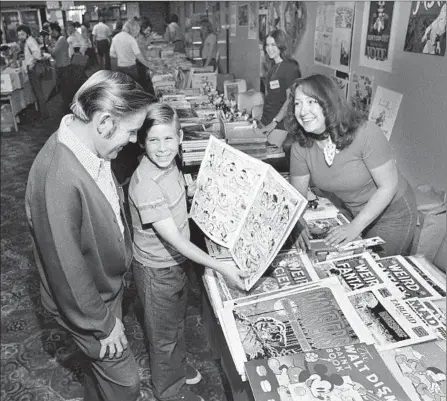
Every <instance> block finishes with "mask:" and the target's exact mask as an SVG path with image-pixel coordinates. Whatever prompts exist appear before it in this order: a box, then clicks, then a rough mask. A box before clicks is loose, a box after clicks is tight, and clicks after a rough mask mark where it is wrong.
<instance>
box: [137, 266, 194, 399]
mask: <svg viewBox="0 0 447 401" xmlns="http://www.w3.org/2000/svg"><path fill="white" fill-rule="evenodd" d="M188 266H189V261H186V262H184V263H183V264H181V265H177V266H173V267H167V268H161V269H156V268H150V267H147V266H144V265H142V264H141V263H139V262H138V261H136V260H135V259H134V260H133V262H132V270H133V276H134V280H135V285H136V288H137V291H138V296H139V297H140V299H141V302H142V304H143V308H144V329H145V332H146V333H145V334H146V336H147V339H148V341H149V364H150V368H151V375H152V385H153V393H154V396H155V398H156V399H157V400H163V401H164V400H175V399H177V398H179V392H180V391H182V390H183V387H184V385H185V373H186V347H185V315H186V303H187V293H188V278H187V274H186V271H185V269H186V268H187V267H188Z"/></svg>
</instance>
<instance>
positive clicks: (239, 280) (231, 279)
mask: <svg viewBox="0 0 447 401" xmlns="http://www.w3.org/2000/svg"><path fill="white" fill-rule="evenodd" d="M220 273H221V274H222V275H223V276H225V278H226V279H227V280H228V284H230V286H233V287H237V288H239V289H240V290H245V284H244V279H246V278H248V277H249V276H250V273H249V272H244V271H242V270H241V269H239V268H238V267H237V266H236V265H235V264H228V263H225V262H223V263H222V268H221V269H220Z"/></svg>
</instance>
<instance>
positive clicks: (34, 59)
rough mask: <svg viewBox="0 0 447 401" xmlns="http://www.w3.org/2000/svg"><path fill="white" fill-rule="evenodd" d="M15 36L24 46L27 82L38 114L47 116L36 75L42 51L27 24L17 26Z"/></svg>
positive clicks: (40, 84) (40, 86)
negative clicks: (32, 93)
mask: <svg viewBox="0 0 447 401" xmlns="http://www.w3.org/2000/svg"><path fill="white" fill-rule="evenodd" d="M17 37H18V38H19V40H20V41H21V42H22V43H23V48H24V55H25V60H24V66H25V68H26V69H27V71H28V77H29V82H30V85H31V88H32V90H33V92H34V96H35V97H36V101H37V106H38V108H39V113H40V116H41V117H42V118H43V119H47V118H48V117H49V114H48V109H47V102H46V99H45V96H44V93H43V89H42V83H41V82H40V77H38V76H37V71H36V68H35V67H36V63H38V62H40V60H42V52H41V50H40V47H39V44H38V43H37V41H36V39H34V38H33V37H32V36H31V30H30V28H29V27H28V26H27V25H24V24H21V25H19V26H17Z"/></svg>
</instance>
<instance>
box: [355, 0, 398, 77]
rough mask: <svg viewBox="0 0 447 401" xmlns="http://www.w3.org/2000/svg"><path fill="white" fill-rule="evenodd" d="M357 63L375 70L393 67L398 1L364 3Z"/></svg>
mask: <svg viewBox="0 0 447 401" xmlns="http://www.w3.org/2000/svg"><path fill="white" fill-rule="evenodd" d="M364 7H365V9H364V11H363V24H362V38H361V42H360V43H361V44H360V61H359V64H360V65H362V66H364V67H368V68H374V69H377V70H382V71H387V72H391V71H392V69H393V56H394V45H395V44H394V42H395V36H396V32H395V31H396V26H395V25H396V24H393V16H394V15H399V2H394V1H371V2H365V3H364Z"/></svg>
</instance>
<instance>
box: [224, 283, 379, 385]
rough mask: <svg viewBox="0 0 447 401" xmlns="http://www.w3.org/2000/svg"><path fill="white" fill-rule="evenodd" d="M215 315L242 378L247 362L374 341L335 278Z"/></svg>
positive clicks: (246, 302)
mask: <svg viewBox="0 0 447 401" xmlns="http://www.w3.org/2000/svg"><path fill="white" fill-rule="evenodd" d="M218 315H220V316H219V318H220V319H219V320H220V323H221V325H222V330H223V332H224V334H225V337H226V339H227V344H228V346H229V348H230V352H231V354H232V357H233V360H234V363H235V367H236V369H237V371H238V372H239V374H240V375H241V376H242V378H243V379H245V378H246V376H245V370H244V363H245V362H247V361H250V360H256V359H263V358H275V357H279V356H282V355H289V354H295V353H299V352H309V351H313V350H317V349H324V348H329V347H340V346H345V345H350V344H356V343H359V342H366V343H368V344H372V343H373V342H374V338H373V337H372V335H371V334H370V332H369V330H368V329H367V327H366V326H365V325H364V324H363V322H362V320H361V318H360V316H359V315H358V314H357V313H356V312H355V309H354V308H353V306H352V305H351V304H350V303H349V302H348V300H347V298H346V296H345V292H344V289H343V287H342V286H341V285H340V283H339V282H338V280H337V279H336V278H335V277H330V278H327V279H324V280H319V281H317V282H312V283H309V284H304V285H300V286H297V287H292V288H290V289H285V290H282V291H281V292H278V293H275V294H271V295H264V296H262V297H257V296H256V295H255V296H252V297H248V298H247V299H246V300H244V301H239V302H237V304H236V303H234V304H233V305H231V304H230V303H229V304H228V305H227V306H226V307H225V308H223V309H221V310H220V311H218Z"/></svg>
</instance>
